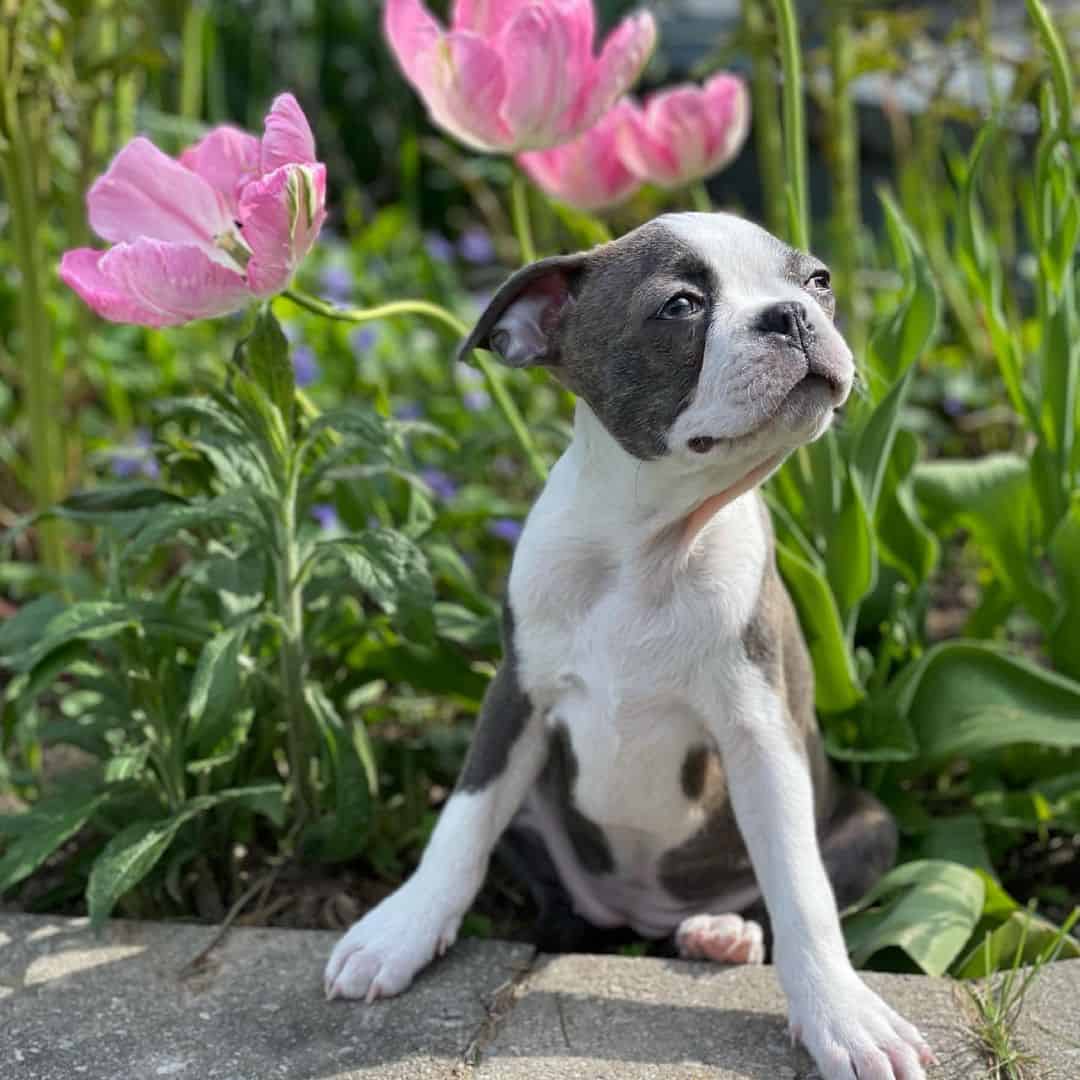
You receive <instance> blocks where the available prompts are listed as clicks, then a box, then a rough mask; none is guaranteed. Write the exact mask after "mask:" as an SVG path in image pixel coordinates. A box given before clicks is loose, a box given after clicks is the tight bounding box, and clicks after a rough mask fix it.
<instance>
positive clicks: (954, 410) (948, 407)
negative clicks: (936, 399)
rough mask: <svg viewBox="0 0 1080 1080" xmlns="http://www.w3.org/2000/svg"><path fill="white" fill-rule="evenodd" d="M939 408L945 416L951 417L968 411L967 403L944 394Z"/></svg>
mask: <svg viewBox="0 0 1080 1080" xmlns="http://www.w3.org/2000/svg"><path fill="white" fill-rule="evenodd" d="M941 408H942V410H943V411H944V413H945V415H946V416H948V417H951V418H953V419H955V418H956V417H957V416H963V415H964V414H965V413H966V412H967V411H968V409H967V405H965V404H964V402H962V401H961V400H960V399H959V398H956V397H949V396H946V398H945V400H944V401H942V403H941Z"/></svg>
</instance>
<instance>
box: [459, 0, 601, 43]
mask: <svg viewBox="0 0 1080 1080" xmlns="http://www.w3.org/2000/svg"><path fill="white" fill-rule="evenodd" d="M589 2H590V3H592V0H589ZM521 6H522V5H521V0H454V13H453V17H452V18H451V20H450V26H451V27H452V28H453V29H454V30H471V31H473V33H475V34H479V35H480V36H481V37H486V38H493V37H495V36H496V35H497V34H498V33H499V31H500V30H502V28H503V27H504V26H505V25H506V24H507V23H508V22H510V20H511V19H512V18H513V17H514V16H515V15H516V14H517V13H518V12H519V11H520V10H521Z"/></svg>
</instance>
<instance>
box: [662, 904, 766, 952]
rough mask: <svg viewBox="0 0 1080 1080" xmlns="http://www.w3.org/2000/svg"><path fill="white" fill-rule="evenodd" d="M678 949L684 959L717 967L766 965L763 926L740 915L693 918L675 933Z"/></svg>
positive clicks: (683, 923)
mask: <svg viewBox="0 0 1080 1080" xmlns="http://www.w3.org/2000/svg"><path fill="white" fill-rule="evenodd" d="M675 947H676V948H677V949H678V950H679V955H680V956H681V957H682V958H683V959H684V960H712V961H714V962H715V963H717V964H763V963H764V962H765V941H764V936H763V934H762V932H761V927H760V926H759V925H758V924H757V923H756V922H753V921H752V920H750V919H744V918H743V917H742V916H741V915H691V916H690V918H689V919H683V921H682V922H681V923H680V924H679V929H678V930H676V931H675Z"/></svg>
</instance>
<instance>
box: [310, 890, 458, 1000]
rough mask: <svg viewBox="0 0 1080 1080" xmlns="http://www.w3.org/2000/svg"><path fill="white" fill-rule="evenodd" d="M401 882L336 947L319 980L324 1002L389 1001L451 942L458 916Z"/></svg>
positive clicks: (406, 986) (407, 985)
mask: <svg viewBox="0 0 1080 1080" xmlns="http://www.w3.org/2000/svg"><path fill="white" fill-rule="evenodd" d="M424 892H425V890H423V889H420V888H418V887H417V885H416V884H414V882H406V884H405V885H403V886H402V887H401V888H400V889H398V891H397V892H396V893H394V894H393V895H391V896H388V897H387V898H386V899H385V900H384V901H383V902H382V903H381V904H379V906H378V907H376V908H374V909H373V910H371V911H369V912H368V913H367V914H366V915H365V916H364V917H363V918H362V919H361V920H360V921H359V922H358V923H356V924H355V925H354V926H353V927H352V928H351V929H350V930H349V932H348V933H347V934H346V935H345V936H344V937H343V938H342V939H341V940H340V941H339V942H338V943H337V945H336V946H335V947H334V951H333V952H332V953H331V954H330V960H329V962H328V963H327V965H326V972H325V974H324V976H323V985H324V989H325V991H326V996H327V998H330V999H332V998H339V997H344V998H363V999H364V1000H365V1001H367V1002H369V1003H370V1002H372V1001H375V999H376V998H380V997H393V996H394V995H395V994H400V993H401V992H402V991H403V990H406V989H408V987H409V985H410V983H412V981H413V979H414V978H415V976H416V975H417V973H418V972H419V971H420V970H421V969H422V968H424V967H425V966H426V965H427V964H429V963H430V962H431V960H432V959H433V958H434V957H435V955H436V953H438V955H440V956H441V955H442V954H443V953H444V952H445V951H446V950H447V949H448V948H449V947H450V946H451V945H452V944H453V943H454V939H455V938H456V937H457V931H458V925H459V924H460V922H461V916H460V915H454V914H452V913H448V912H446V911H445V910H443V909H441V907H440V905H439V904H438V903H437V902H435V901H433V900H432V898H431V896H430V894H428V895H424Z"/></svg>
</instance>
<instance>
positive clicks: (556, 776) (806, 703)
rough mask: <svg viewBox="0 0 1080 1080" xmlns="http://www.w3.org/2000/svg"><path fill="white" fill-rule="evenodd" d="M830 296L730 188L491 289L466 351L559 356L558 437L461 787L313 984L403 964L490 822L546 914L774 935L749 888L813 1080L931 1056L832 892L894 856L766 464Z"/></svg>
mask: <svg viewBox="0 0 1080 1080" xmlns="http://www.w3.org/2000/svg"><path fill="white" fill-rule="evenodd" d="M833 312H834V300H833V294H832V291H831V289H830V285H829V272H828V270H827V269H826V268H825V266H824V265H823V264H822V263H821V262H820V261H819V260H818V259H816V258H814V257H813V256H811V255H807V254H805V253H803V252H801V251H795V250H793V249H792V248H790V247H788V246H787V245H786V244H784V243H782V242H781V241H779V240H777V239H776V238H775V237H773V236H771V235H770V234H769V233H767V232H765V231H764V230H763V229H761V228H759V227H758V226H756V225H753V224H750V223H749V222H746V221H743V220H741V219H739V218H737V217H733V216H730V215H728V214H673V215H666V216H663V217H660V218H657V219H656V220H654V221H651V222H649V223H648V224H646V225H643V226H642V227H641V228H639V229H636V230H634V231H633V232H631V233H629V234H627V235H626V236H623V237H622V238H620V239H619V240H616V241H614V242H612V243H609V244H605V245H603V246H601V247H597V248H594V249H593V250H591V251H586V252H582V253H580V254H576V255H565V256H557V257H554V258H549V259H542V260H541V261H539V262H536V263H534V264H532V265H531V266H527V267H525V268H524V269H523V270H521V271H519V272H518V273H516V274H514V275H513V277H511V278H510V279H509V280H508V281H507V282H506V283H505V284H504V285H503V286H502V288H501V289H499V291H498V292H497V293H496V294H495V296H494V298H493V299H492V301H491V303H490V304H489V306H488V308H487V310H486V311H485V312H484V314H483V315H482V317H481V318H480V321H479V322H478V323H477V325H476V328H475V329H474V330H473V332H472V334H471V335H470V337H469V338H468V340H467V341H466V342H465V344H464V345H463V347H462V350H461V355H462V356H467V355H468V354H469V352H470V350H472V349H473V348H481V349H489V350H491V351H492V352H493V353H495V355H496V356H498V357H499V359H500V360H502V361H503V362H504V363H506V364H508V365H510V366H511V367H518V368H520V367H529V366H532V365H535V364H540V365H543V366H544V367H546V368H547V369H548V370H549V371H550V372H551V374H552V375H553V376H555V378H557V379H558V380H559V381H560V382H561V383H562V384H563V385H564V386H566V387H567V388H569V389H570V390H572V391H573V392H574V394H576V395H577V398H578V403H577V411H576V416H575V421H574V437H573V440H572V442H571V444H570V446H569V448H568V449H567V451H566V453H565V454H563V456H562V457H561V458H560V459H559V461H558V463H557V464H556V465H555V467H554V469H552V472H551V476H550V479H549V480H548V482H547V484H546V486H545V487H544V490H543V492H542V494H541V495H540V498H539V500H538V501H537V503H536V505H535V506H534V507H533V508H532V511H531V513H530V514H529V517H528V520H527V523H526V526H525V530H524V533H523V535H522V537H521V539H520V541H519V543H518V546H517V549H516V552H515V555H514V561H513V566H512V569H511V572H510V581H509V588H508V598H507V602H506V607H505V614H504V619H503V663H502V666H501V667H500V668H499V670H498V674H497V675H496V676H495V678H494V680H493V681H492V683H491V685H490V686H489V688H488V692H487V696H486V697H485V699H484V704H483V708H482V710H481V714H480V719H479V721H478V723H477V726H476V731H475V734H474V736H473V741H472V745H471V747H470V750H469V754H468V757H467V759H466V762H465V766H464V769H463V770H462V773H461V777H460V779H459V780H458V784H457V787H456V788H455V790H454V793H453V794H452V795H451V797H450V799H449V801H448V802H447V803H446V806H445V808H444V810H443V812H442V815H441V817H440V819H439V822H438V825H437V826H436V828H435V830H434V832H433V834H432V836H431V840H430V842H429V844H428V846H427V849H426V851H425V852H424V855H423V858H422V860H421V862H420V865H419V867H418V868H417V870H416V872H415V873H414V874H413V876H412V877H411V878H410V879H409V880H408V881H407V882H406V883H405V884H404V885H402V886H401V888H399V889H398V890H397V892H395V893H394V894H393V895H392V896H390V897H388V898H387V899H386V900H384V901H383V902H382V903H381V904H379V906H378V907H376V908H375V909H374V910H373V911H371V912H369V913H368V914H367V915H366V916H364V918H363V919H361V920H360V921H359V922H358V923H356V925H355V926H353V927H352V929H351V930H350V931H349V932H348V933H347V934H346V935H345V937H344V938H343V939H342V940H341V941H340V942H339V943H338V945H337V947H336V948H335V949H334V952H333V955H332V956H331V958H330V962H329V964H328V966H327V968H326V976H325V978H326V992H327V994H328V995H329V996H330V997H349V998H364V999H366V1000H367V1001H369V1002H370V1001H374V1000H375V999H376V998H378V997H383V996H387V995H391V994H398V993H400V992H401V991H402V990H404V989H405V988H406V987H407V986H408V985H409V984H410V982H412V980H413V978H414V976H415V975H416V973H417V972H418V971H420V970H421V968H423V967H424V966H425V965H426V964H427V963H428V962H429V961H430V960H431V959H432V957H434V956H435V955H436V954H441V953H442V952H444V951H445V950H446V949H447V948H448V947H449V946H450V945H451V944H452V942H453V941H454V938H455V936H456V935H457V931H458V926H459V924H460V922H461V919H462V916H463V915H464V914H465V912H466V911H467V910H468V908H469V905H470V904H471V903H472V901H473V899H474V897H475V896H476V893H477V891H478V890H479V889H480V887H481V884H482V883H483V881H484V875H485V872H486V870H487V866H488V861H489V858H490V856H491V854H492V851H493V850H494V849H495V847H496V845H497V844H498V843H499V842H500V839H502V841H503V847H504V850H505V851H506V852H507V854H508V856H509V858H510V860H511V862H512V863H514V864H515V865H517V866H519V867H521V868H523V869H525V870H526V872H527V874H528V876H529V879H530V884H531V886H532V888H533V892H534V895H535V896H536V898H537V900H538V902H539V904H540V907H541V913H542V916H545V917H547V920H548V928H547V929H548V932H549V934H551V935H553V940H556V941H558V940H566V939H567V938H570V939H573V938H574V937H575V934H574V932H573V930H574V926H575V924H576V925H577V926H578V927H579V928H580V927H593V928H600V929H601V930H605V929H607V928H614V927H628V928H631V929H632V930H633V931H635V932H636V933H638V934H640V935H644V936H645V937H648V938H665V937H669V936H670V937H671V938H672V940H673V943H674V947H675V949H676V950H677V952H678V953H679V954H680V955H682V956H685V957H692V958H702V959H713V960H717V961H721V962H728V963H761V962H762V961H763V959H764V953H765V949H764V934H763V928H762V924H761V922H760V921H757V920H756V919H754V918H752V917H751V915H752V914H753V913H754V910H755V906H756V907H757V908H760V907H761V901H762V900H763V901H764V910H765V911H766V912H767V916H768V919H769V930H770V933H771V941H772V956H773V960H774V962H775V964H776V970H777V973H778V975H779V978H780V982H781V983H782V985H783V988H784V991H785V993H786V995H787V998H788V1005H789V1017H790V1023H791V1031H792V1034H793V1036H794V1037H797V1038H799V1039H801V1040H802V1042H803V1043H804V1044H805V1046H806V1047H807V1048H808V1050H809V1051H810V1053H811V1055H812V1056H813V1057H814V1059H815V1061H816V1062H817V1065H818V1067H819V1068H820V1070H821V1072H822V1073H823V1075H824V1076H825V1077H826V1078H827V1080H855V1078H856V1077H858V1080H922V1078H924V1077H925V1073H924V1069H923V1066H924V1065H926V1064H928V1063H929V1062H931V1061H932V1060H933V1057H932V1054H931V1052H930V1049H929V1047H928V1046H927V1044H926V1042H925V1041H924V1039H923V1038H922V1036H921V1035H920V1034H919V1032H918V1031H917V1030H916V1029H915V1028H914V1027H913V1026H912V1025H911V1024H909V1023H908V1022H907V1021H906V1020H904V1019H903V1018H902V1017H900V1016H898V1015H897V1014H896V1013H895V1012H894V1011H893V1010H892V1009H891V1008H890V1007H889V1006H888V1005H886V1004H885V1002H883V1001H882V1000H881V999H880V998H879V997H878V996H877V995H876V994H875V993H873V992H872V991H871V990H870V989H869V988H868V987H867V986H866V985H865V984H864V983H863V981H862V980H861V979H860V978H859V976H858V975H857V974H856V973H855V971H854V970H853V968H852V966H851V963H850V961H849V959H848V955H847V950H846V949H845V946H844V939H843V936H842V934H841V930H840V920H839V917H838V915H837V902H838V901H839V902H840V903H841V904H848V903H850V902H852V901H854V900H855V899H857V898H858V897H859V896H860V895H861V894H862V893H863V892H864V891H865V890H866V889H868V888H869V887H870V886H871V885H872V884H873V883H874V882H875V881H876V880H877V878H878V877H880V875H881V874H882V873H883V872H884V871H885V870H886V869H887V868H888V867H889V866H890V865H891V863H892V860H893V857H894V853H895V845H896V833H895V827H894V825H893V822H892V820H891V819H890V817H889V816H888V814H887V813H886V812H885V810H884V809H883V808H882V807H881V806H880V805H879V804H878V803H877V802H876V801H875V800H873V799H872V798H871V797H870V796H868V795H866V794H864V793H859V792H856V791H853V790H849V789H846V788H843V787H842V786H840V785H839V784H838V783H837V781H836V779H835V778H834V776H833V774H832V772H831V770H830V767H829V764H828V762H827V760H826V758H825V754H824V751H823V748H822V743H821V737H820V734H819V732H818V727H817V723H816V720H815V716H814V687H813V672H812V669H811V665H810V660H809V656H808V653H807V649H806V645H805V643H804V641H803V638H802V635H801V633H800V630H799V624H798V621H797V619H796V615H795V611H794V608H793V607H792V603H791V600H790V598H789V597H788V594H787V591H786V590H785V588H784V585H783V583H782V581H781V579H780V577H779V575H778V573H777V569H776V562H775V557H774V551H773V539H772V530H771V527H770V523H769V515H768V512H767V511H766V509H765V506H764V503H763V501H762V498H761V496H760V494H759V493H758V491H757V490H756V489H757V488H758V486H759V485H760V484H761V483H762V482H763V481H764V480H765V479H766V478H767V477H768V476H769V475H770V474H771V473H773V472H774V471H775V470H776V469H777V468H779V467H780V465H781V463H782V462H783V461H784V459H785V458H786V457H787V456H788V454H790V453H791V452H792V451H793V450H795V449H796V448H797V447H799V446H801V445H803V444H805V443H808V442H810V441H812V440H814V439H816V438H818V437H819V436H820V435H821V434H822V433H823V432H825V431H826V429H827V428H828V427H829V425H830V423H831V422H832V419H833V413H834V410H836V409H837V408H838V407H839V406H840V405H842V404H843V402H844V401H845V399H846V398H847V396H848V393H849V392H850V390H851V385H852V379H853V377H854V365H853V363H852V357H851V352H850V350H849V349H848V347H847V345H846V344H845V343H844V340H843V339H842V338H841V336H840V334H839V333H838V331H837V330H836V328H835V327H834V326H833V322H832V318H833ZM580 940H584V939H580Z"/></svg>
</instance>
